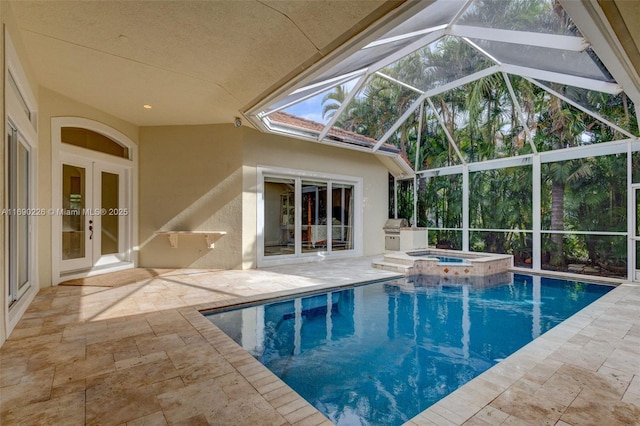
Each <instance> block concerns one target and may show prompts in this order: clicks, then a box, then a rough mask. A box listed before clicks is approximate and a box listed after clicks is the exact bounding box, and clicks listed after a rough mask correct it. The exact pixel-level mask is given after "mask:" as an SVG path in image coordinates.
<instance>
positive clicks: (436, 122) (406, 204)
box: [323, 0, 640, 268]
mask: <svg viewBox="0 0 640 426" xmlns="http://www.w3.org/2000/svg"><path fill="white" fill-rule="evenodd" d="M558 17H560V18H561V19H558ZM461 23H464V24H468V25H476V26H477V25H480V24H482V25H483V26H487V27H494V28H503V29H513V30H522V31H538V30H541V29H543V28H544V31H545V32H554V33H557V34H565V35H576V34H578V30H577V29H576V28H575V26H574V25H573V23H572V22H571V20H570V19H569V18H568V16H567V15H566V14H565V13H564V12H563V11H562V9H561V8H559V7H558V5H557V3H556V2H549V1H544V0H513V1H508V2H505V1H501V0H479V1H476V2H474V4H473V6H472V8H471V9H469V11H468V12H467V13H466V14H465V15H464V17H463V19H462V22H461ZM525 49H526V48H525ZM525 53H526V52H525ZM491 65H493V63H492V62H490V61H489V60H488V59H487V58H485V57H484V56H483V55H481V54H479V53H478V51H476V50H475V49H474V48H472V47H471V46H470V45H469V44H467V43H466V42H465V41H463V40H461V39H457V38H454V37H444V38H442V39H441V40H439V41H437V42H436V43H435V44H433V45H431V46H428V47H425V48H423V49H420V50H418V51H416V52H413V53H411V54H409V55H407V56H406V57H404V58H402V59H400V60H398V61H397V62H396V63H394V64H392V65H389V66H388V67H387V68H385V69H384V70H382V74H384V75H386V76H389V77H391V79H386V78H384V77H382V76H380V75H373V76H371V77H370V78H369V80H368V81H367V82H366V83H365V85H364V86H363V88H362V89H361V90H360V92H359V93H357V94H356V95H355V96H354V98H353V99H352V101H351V102H350V104H349V105H348V106H347V108H345V110H344V111H343V112H342V114H341V115H340V117H338V118H337V121H336V126H338V127H341V128H343V129H345V130H349V131H354V132H357V133H359V134H362V135H365V136H369V137H372V138H375V139H379V138H380V137H382V136H383V135H384V134H385V133H387V131H388V130H389V129H390V128H391V127H392V125H393V123H394V122H395V120H396V119H397V118H398V117H400V115H402V114H403V113H404V112H405V111H406V110H407V109H408V108H409V107H411V106H412V105H413V104H414V103H415V102H416V100H417V99H418V97H419V95H418V94H417V93H416V92H415V91H413V90H411V89H410V88H408V87H406V86H403V85H400V84H397V83H395V82H394V81H393V80H400V81H403V82H405V83H406V84H407V85H408V86H411V87H415V88H417V89H419V90H422V91H428V90H431V89H434V88H437V87H440V86H441V85H443V84H447V83H450V82H452V81H454V80H457V79H459V78H461V77H464V76H467V75H470V74H472V73H474V72H477V71H480V70H483V69H486V68H487V67H489V66H491ZM603 69H604V67H603ZM508 78H509V82H510V83H511V85H512V87H513V90H514V92H515V96H516V99H517V102H518V106H519V107H520V108H521V112H522V115H523V116H524V123H523V122H521V121H520V120H519V119H518V114H517V111H516V105H515V104H514V102H513V101H512V97H511V94H510V92H509V90H508V85H507V82H506V81H505V79H504V76H503V75H502V74H500V73H498V74H492V75H489V76H487V77H484V78H481V79H479V80H476V81H474V82H471V83H468V84H466V85H463V86H459V87H456V88H454V89H452V90H449V91H446V92H444V93H440V94H438V95H435V96H432V97H431V98H430V101H431V104H429V103H427V102H426V101H425V102H424V103H423V104H422V105H421V107H420V108H416V109H415V112H414V113H413V114H411V115H410V116H409V117H408V119H407V120H405V121H404V122H403V123H401V125H400V126H399V127H398V128H397V131H396V132H395V133H394V134H393V135H391V137H390V138H389V139H388V140H387V143H392V144H394V145H396V146H397V147H398V148H399V149H400V151H401V152H402V153H403V155H406V156H407V158H408V159H409V161H410V163H411V164H417V165H418V168H419V169H421V170H424V169H436V168H441V167H446V166H451V165H455V164H460V163H461V162H462V161H463V160H464V161H465V162H477V161H485V160H490V159H497V158H503V157H512V156H516V155H522V154H528V153H531V152H532V148H531V144H534V145H535V148H536V150H537V151H550V150H558V149H563V148H569V147H575V146H580V145H588V144H597V143H600V142H606V141H611V140H616V139H622V138H624V137H626V136H624V135H623V134H621V133H620V132H618V131H615V130H614V129H612V128H611V127H610V126H608V125H606V124H603V123H602V122H600V121H598V120H597V119H595V118H594V117H592V116H590V115H589V114H587V113H585V112H583V111H581V110H580V109H577V108H575V107H573V106H571V105H569V104H568V103H566V102H564V101H562V100H561V99H559V98H558V97H556V96H553V95H552V94H550V92H548V91H546V90H543V89H542V88H540V87H539V86H537V85H535V84H533V83H532V82H531V81H529V80H527V79H524V78H521V77H517V76H509V77H508ZM541 84H543V85H544V84H546V85H548V87H549V88H550V89H552V90H555V91H556V92H558V93H561V94H562V95H563V96H566V97H567V98H569V99H572V100H573V101H575V102H577V103H578V104H580V105H583V106H584V107H586V108H587V109H589V110H592V111H596V112H597V113H598V114H601V115H602V116H605V117H606V118H607V119H608V120H610V121H611V122H612V123H614V124H616V125H618V126H620V127H621V128H623V129H625V130H627V131H631V132H632V133H637V131H638V123H637V115H636V114H635V112H634V111H635V110H634V105H633V104H632V102H631V101H630V100H629V99H628V98H627V97H626V96H625V95H624V93H621V94H620V95H618V96H610V95H606V94H602V93H596V92H591V91H588V90H584V89H578V88H572V87H569V86H561V85H557V84H551V83H545V82H541ZM345 98H346V89H345V87H342V86H341V87H337V88H336V89H335V90H334V91H333V92H330V93H329V94H327V95H326V96H325V98H324V100H323V105H324V109H323V115H324V116H325V117H329V116H332V114H335V112H336V111H337V109H338V108H339V107H340V105H341V104H342V103H343V102H344V100H345ZM431 105H433V108H432V107H431ZM420 111H422V114H423V115H422V117H420ZM420 118H422V120H420ZM420 121H422V127H421V128H420V126H419V124H418V123H419V122H420ZM528 133H530V134H532V135H533V140H532V141H530V140H528V137H527V134H528ZM418 139H419V140H420V144H419V148H418V144H417V141H418ZM452 141H453V143H455V147H454V145H453V144H452ZM456 147H457V150H456V149H455V148H456ZM638 157H639V156H636V159H637V158H638ZM625 161H626V157H625V156H615V155H614V156H606V157H596V158H586V159H578V160H571V161H564V162H557V163H549V164H545V165H543V166H544V167H543V175H542V179H543V180H542V200H541V203H542V205H541V212H540V214H541V217H542V226H543V229H544V230H549V231H570V230H580V231H586V230H594V231H610V232H613V231H620V230H621V227H622V228H624V226H626V225H625V224H626V204H625V203H626V201H625V200H626V196H627V194H626V192H625V191H626V174H625V171H626V163H625ZM531 173H532V170H531V167H529V166H527V167H521V168H508V169H502V170H491V171H486V172H478V173H472V174H471V176H470V191H469V193H470V200H469V204H470V222H471V223H470V225H471V229H505V230H510V231H505V232H493V231H491V232H481V231H475V232H472V234H471V241H470V242H471V248H472V249H474V250H483V251H493V252H503V253H512V254H514V255H516V260H520V261H523V262H526V261H527V260H528V259H530V258H531V256H532V254H531V250H532V246H531V233H530V232H529V233H527V232H524V231H523V230H530V229H531V227H532V216H533V214H537V213H538V212H535V213H534V212H533V211H532V205H531V198H532V195H531V194H532V179H533V177H532V175H531ZM634 179H635V177H634ZM638 180H640V178H638ZM417 193H418V200H417V204H418V214H417V218H418V222H417V225H418V226H428V227H430V228H448V229H459V228H461V226H462V179H461V176H460V175H455V176H438V177H434V178H430V179H428V180H427V179H421V180H418V188H417ZM413 205H414V200H413V184H412V182H403V183H401V186H400V188H399V191H398V206H399V210H400V215H399V216H400V217H407V218H410V217H412V216H413ZM390 212H391V206H390ZM622 231H624V229H622ZM430 235H431V237H432V238H434V240H433V241H430V243H432V244H434V243H438V242H441V243H443V244H448V245H449V246H452V247H456V248H461V233H460V231H452V230H442V231H440V232H438V233H437V235H436V234H430ZM543 239H544V241H543V247H544V250H545V253H543V259H544V261H545V262H548V263H549V264H550V266H551V267H554V268H565V267H566V266H567V264H568V263H569V262H573V261H576V257H579V258H580V259H579V260H580V261H587V262H590V263H592V264H594V265H597V264H598V263H612V264H616V265H620V264H623V263H624V262H625V261H626V260H625V259H624V256H626V249H625V247H624V244H621V243H620V241H619V239H616V238H603V237H584V236H576V235H573V236H568V237H567V236H566V235H565V234H563V233H554V232H549V233H544V234H543Z"/></svg>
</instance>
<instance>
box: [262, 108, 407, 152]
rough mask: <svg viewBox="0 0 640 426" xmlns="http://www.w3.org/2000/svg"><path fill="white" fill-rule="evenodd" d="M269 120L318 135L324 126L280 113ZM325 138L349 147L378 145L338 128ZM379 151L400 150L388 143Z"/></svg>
mask: <svg viewBox="0 0 640 426" xmlns="http://www.w3.org/2000/svg"><path fill="white" fill-rule="evenodd" d="M269 119H270V120H271V121H272V122H277V123H279V124H283V125H285V126H288V127H296V128H299V129H303V130H308V131H311V132H314V133H318V134H319V133H320V132H322V130H323V129H324V124H321V123H317V122H315V121H312V120H308V119H306V118H302V117H298V116H296V115H292V114H289V113H286V112H282V111H277V112H274V113H272V114H270V115H269ZM327 137H328V138H330V139H331V140H333V141H337V142H343V143H345V144H350V145H357V146H363V147H367V148H373V147H374V146H375V145H376V144H377V143H378V141H376V140H375V139H373V138H369V137H367V136H363V135H359V134H357V133H354V132H349V131H347V130H343V129H341V128H339V127H332V128H331V130H329V133H328V134H327ZM379 149H380V150H382V151H387V152H392V153H400V150H399V149H398V148H396V147H395V146H393V145H391V144H388V143H385V144H382V145H381V146H380V148H379Z"/></svg>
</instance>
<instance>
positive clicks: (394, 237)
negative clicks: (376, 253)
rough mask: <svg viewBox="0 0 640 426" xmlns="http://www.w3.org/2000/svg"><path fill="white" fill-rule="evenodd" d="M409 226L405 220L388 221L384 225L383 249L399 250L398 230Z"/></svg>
mask: <svg viewBox="0 0 640 426" xmlns="http://www.w3.org/2000/svg"><path fill="white" fill-rule="evenodd" d="M407 226H409V223H408V222H407V219H388V220H387V222H386V223H385V224H384V227H383V228H382V229H384V249H385V250H393V251H398V250H400V228H406V227H407Z"/></svg>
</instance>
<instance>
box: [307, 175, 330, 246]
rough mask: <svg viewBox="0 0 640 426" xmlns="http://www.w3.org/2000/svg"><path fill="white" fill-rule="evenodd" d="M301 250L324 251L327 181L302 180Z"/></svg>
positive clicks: (325, 244)
mask: <svg viewBox="0 0 640 426" xmlns="http://www.w3.org/2000/svg"><path fill="white" fill-rule="evenodd" d="M301 219H302V220H301V223H302V226H301V231H302V252H303V253H310V252H316V251H326V250H327V244H328V241H329V238H330V237H329V236H328V235H327V183H326V182H311V181H304V180H303V181H302V211H301Z"/></svg>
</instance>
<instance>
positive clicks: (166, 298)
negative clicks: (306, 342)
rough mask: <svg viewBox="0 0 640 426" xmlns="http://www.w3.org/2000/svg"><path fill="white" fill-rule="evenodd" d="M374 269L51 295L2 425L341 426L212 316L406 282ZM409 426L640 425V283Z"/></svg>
mask: <svg viewBox="0 0 640 426" xmlns="http://www.w3.org/2000/svg"><path fill="white" fill-rule="evenodd" d="M371 261H372V259H371V258H359V259H349V260H340V261H325V262H322V263H314V264H307V265H291V266H280V267H277V268H268V269H262V270H248V271H215V272H212V271H203V270H176V271H172V272H169V273H167V274H164V275H162V276H159V277H154V278H150V279H145V280H142V281H138V282H136V283H133V284H128V285H122V286H119V287H112V288H109V287H87V286H58V287H53V288H47V289H43V290H41V291H40V292H39V294H38V295H37V296H36V299H35V300H34V302H33V303H32V305H31V306H30V307H29V309H28V311H27V313H26V314H25V315H24V317H23V318H22V320H21V321H20V322H19V324H18V325H17V327H16V329H15V330H14V331H13V333H12V334H11V335H10V336H9V339H8V340H7V342H5V344H4V345H3V346H2V348H0V424H2V425H5V424H6V425H13V424H25V425H33V424H43V425H80V424H91V425H99V424H100V425H103V424H104V425H123V424H127V425H163V424H178V425H179V424H189V425H191V424H193V425H198V424H215V425H232V424H233V425H245V424H246V425H281V424H301V425H319V424H323V425H324V424H327V425H329V424H331V423H330V422H329V421H328V420H327V419H326V418H325V417H324V416H323V415H322V414H320V413H319V412H318V411H316V410H315V409H314V408H313V407H312V406H311V405H310V404H309V403H307V402H306V401H305V400H304V399H302V398H301V397H300V396H299V395H297V394H296V393H295V392H294V391H293V390H291V389H290V388H289V387H288V386H287V385H285V384H284V383H283V382H281V381H280V380H279V379H278V378H277V377H275V376H274V375H273V374H271V373H270V372H269V371H268V370H267V369H266V368H265V367H263V366H262V365H261V364H260V363H258V362H257V361H255V360H254V359H253V358H252V357H251V356H250V355H248V354H247V353H246V352H245V351H244V350H243V349H241V348H240V347H239V346H238V345H236V344H235V343H234V342H233V341H232V340H231V339H229V338H228V337H227V336H226V335H225V334H224V333H222V332H221V331H220V330H218V329H217V328H216V327H215V326H213V325H212V324H211V323H210V322H209V321H208V320H207V319H205V318H204V317H203V316H202V315H201V314H200V313H199V310H203V309H209V308H214V307H219V306H225V305H229V304H234V303H239V302H247V301H256V300H261V299H264V298H268V297H273V296H280V295H287V294H293V293H296V292H300V291H306V290H316V289H320V288H329V287H333V286H340V285H348V284H352V283H355V282H362V281H369V280H375V279H381V278H385V277H391V276H395V275H396V274H394V273H391V272H388V271H383V270H377V269H373V268H371ZM409 424H411V425H431V424H436V425H449V424H453V425H459V424H466V425H485V424H505V425H509V424H557V425H583V424H585V425H586V424H597V425H615V424H620V425H629V424H640V286H637V285H633V284H623V285H621V286H619V287H618V288H617V289H615V290H614V291H612V292H610V293H608V294H607V295H605V296H604V297H603V298H601V299H600V300H599V301H597V302H596V303H594V304H592V305H591V306H589V307H587V308H586V309H585V310H583V311H581V312H580V313H578V314H577V315H575V316H574V317H572V318H571V319H569V320H568V321H566V322H565V323H563V324H561V325H560V326H558V327H556V328H554V329H553V330H551V331H550V332H548V333H546V334H544V335H543V336H542V337H540V338H539V339H537V340H536V341H535V342H532V343H531V344H529V345H527V346H526V347H525V348H523V349H522V350H520V351H518V352H517V353H516V354H514V355H512V356H511V357H509V358H507V359H506V360H505V361H504V362H502V363H500V364H499V365H497V366H496V367H494V368H492V369H491V370H489V371H487V372H485V373H484V374H482V375H480V376H479V377H477V378H476V379H474V380H473V381H471V382H470V383H468V384H467V385H465V386H463V387H462V388H460V389H459V390H458V391H456V392H454V393H453V394H451V395H450V396H449V397H447V398H445V399H443V400H442V401H440V402H438V403H437V404H435V405H434V406H432V407H431V408H430V409H428V410H426V411H425V412H423V413H421V414H420V415H418V416H417V417H415V418H414V419H412V420H411V421H410V422H409Z"/></svg>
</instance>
